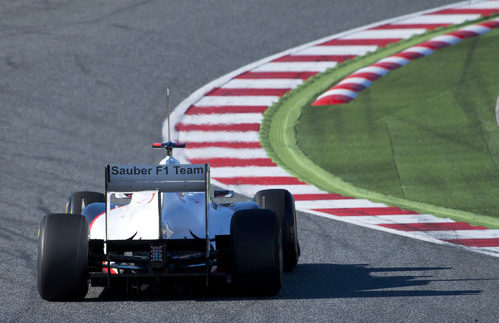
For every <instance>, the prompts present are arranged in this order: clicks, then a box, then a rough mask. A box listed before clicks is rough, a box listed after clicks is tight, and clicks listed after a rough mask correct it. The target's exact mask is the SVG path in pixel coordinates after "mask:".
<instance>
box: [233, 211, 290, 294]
mask: <svg viewBox="0 0 499 323" xmlns="http://www.w3.org/2000/svg"><path fill="white" fill-rule="evenodd" d="M230 247H231V258H232V270H231V271H232V283H233V286H234V290H235V292H236V293H237V294H239V295H258V296H272V295H276V294H277V293H279V291H280V290H281V285H282V244H281V226H280V222H279V220H278V218H277V215H276V214H275V212H274V211H271V210H262V209H253V210H241V211H237V212H235V213H234V215H233V216H232V220H231V223H230Z"/></svg>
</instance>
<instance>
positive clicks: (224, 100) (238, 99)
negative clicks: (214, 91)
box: [196, 95, 279, 107]
mask: <svg viewBox="0 0 499 323" xmlns="http://www.w3.org/2000/svg"><path fill="white" fill-rule="evenodd" d="M277 100H279V97H278V96H266V95H254V96H252V95H241V96H215V95H214V96H205V97H203V98H202V99H201V100H199V101H198V102H196V106H199V107H202V106H208V107H211V106H221V105H222V106H223V105H232V106H241V105H262V106H267V107H268V106H269V105H271V104H272V103H274V102H276V101H277Z"/></svg>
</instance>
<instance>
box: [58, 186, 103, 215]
mask: <svg viewBox="0 0 499 323" xmlns="http://www.w3.org/2000/svg"><path fill="white" fill-rule="evenodd" d="M92 203H106V196H105V195H104V194H102V193H99V192H87V191H82V192H74V193H73V194H71V196H70V197H69V198H68V204H67V205H66V213H71V214H81V212H82V211H83V209H84V208H85V207H87V206H88V205H89V204H92Z"/></svg>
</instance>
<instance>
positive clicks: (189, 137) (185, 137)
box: [178, 131, 259, 151]
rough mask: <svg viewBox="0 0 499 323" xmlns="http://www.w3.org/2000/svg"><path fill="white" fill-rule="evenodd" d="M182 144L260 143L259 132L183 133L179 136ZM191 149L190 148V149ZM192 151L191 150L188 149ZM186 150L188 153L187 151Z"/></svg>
mask: <svg viewBox="0 0 499 323" xmlns="http://www.w3.org/2000/svg"><path fill="white" fill-rule="evenodd" d="M178 140H179V141H181V142H210V141H214V142H218V141H231V142H255V141H259V139H258V132H257V131H246V132H238V133H234V132H230V131H210V132H206V131H182V132H180V134H179V135H178ZM188 148H189V147H188ZM187 150H190V149H187ZM187 150H186V151H187Z"/></svg>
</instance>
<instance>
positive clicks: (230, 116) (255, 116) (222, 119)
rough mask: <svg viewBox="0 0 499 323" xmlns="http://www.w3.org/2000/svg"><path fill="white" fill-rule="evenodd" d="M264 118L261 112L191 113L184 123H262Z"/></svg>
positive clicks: (183, 120)
mask: <svg viewBox="0 0 499 323" xmlns="http://www.w3.org/2000/svg"><path fill="white" fill-rule="evenodd" d="M262 119H263V115H262V114H261V113H226V114H209V115H202V114H191V115H186V116H185V118H184V119H182V123H183V124H198V125H202V124H240V123H260V122H261V121H262Z"/></svg>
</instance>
